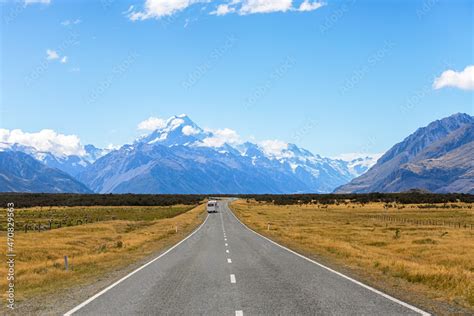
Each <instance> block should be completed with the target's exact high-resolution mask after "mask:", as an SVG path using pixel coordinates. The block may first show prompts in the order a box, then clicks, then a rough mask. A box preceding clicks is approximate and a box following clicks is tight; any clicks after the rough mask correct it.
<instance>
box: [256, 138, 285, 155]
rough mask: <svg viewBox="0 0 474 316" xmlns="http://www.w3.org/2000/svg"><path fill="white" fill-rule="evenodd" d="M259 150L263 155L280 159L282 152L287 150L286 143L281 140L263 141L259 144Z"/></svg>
mask: <svg viewBox="0 0 474 316" xmlns="http://www.w3.org/2000/svg"><path fill="white" fill-rule="evenodd" d="M259 146H260V148H261V149H262V150H263V151H264V152H265V154H267V155H269V156H274V157H281V156H283V154H284V151H285V150H287V149H288V143H286V142H283V141H281V140H276V139H275V140H264V141H262V142H260V143H259Z"/></svg>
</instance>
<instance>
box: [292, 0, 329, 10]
mask: <svg viewBox="0 0 474 316" xmlns="http://www.w3.org/2000/svg"><path fill="white" fill-rule="evenodd" d="M324 5H325V3H324V2H320V1H313V2H311V1H309V0H305V1H303V2H302V3H301V5H300V7H299V8H298V11H301V12H307V11H314V10H317V9H319V8H321V7H323V6H324Z"/></svg>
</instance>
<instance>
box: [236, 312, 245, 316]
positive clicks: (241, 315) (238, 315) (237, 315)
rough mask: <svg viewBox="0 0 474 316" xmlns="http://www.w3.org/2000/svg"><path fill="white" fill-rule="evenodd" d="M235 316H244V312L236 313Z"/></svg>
mask: <svg viewBox="0 0 474 316" xmlns="http://www.w3.org/2000/svg"><path fill="white" fill-rule="evenodd" d="M235 316H244V312H242V311H235Z"/></svg>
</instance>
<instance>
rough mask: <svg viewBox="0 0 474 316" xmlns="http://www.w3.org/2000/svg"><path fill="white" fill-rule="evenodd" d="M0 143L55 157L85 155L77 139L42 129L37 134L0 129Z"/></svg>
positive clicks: (74, 136) (73, 136)
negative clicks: (23, 147)
mask: <svg viewBox="0 0 474 316" xmlns="http://www.w3.org/2000/svg"><path fill="white" fill-rule="evenodd" d="M0 143H5V144H8V145H13V144H19V145H23V146H28V147H33V148H35V149H36V150H38V151H42V152H51V153H52V154H53V155H56V156H63V155H79V156H83V155H85V151H84V147H83V146H82V145H81V141H80V139H79V137H77V136H76V135H64V134H58V133H56V132H55V131H53V130H50V129H44V130H42V131H40V132H37V133H27V132H23V131H22V130H20V129H14V130H7V129H0Z"/></svg>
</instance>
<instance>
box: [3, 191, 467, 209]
mask: <svg viewBox="0 0 474 316" xmlns="http://www.w3.org/2000/svg"><path fill="white" fill-rule="evenodd" d="M210 196H212V197H216V198H219V197H236V198H243V199H255V200H256V201H259V202H270V203H274V204H278V205H292V204H309V203H319V204H338V203H347V202H351V203H362V204H364V203H369V202H383V203H399V204H414V203H452V202H465V203H474V195H473V194H458V193H449V194H434V193H418V192H415V193H367V194H284V195H280V194H225V195H223V194H217V195H216V194H211V195H204V194H189V195H186V194H48V193H0V205H3V206H4V207H6V205H7V203H10V202H13V203H15V206H16V207H17V208H25V207H33V206H170V205H176V204H186V205H196V204H199V203H201V202H202V201H203V200H204V199H206V198H208V197H210Z"/></svg>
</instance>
